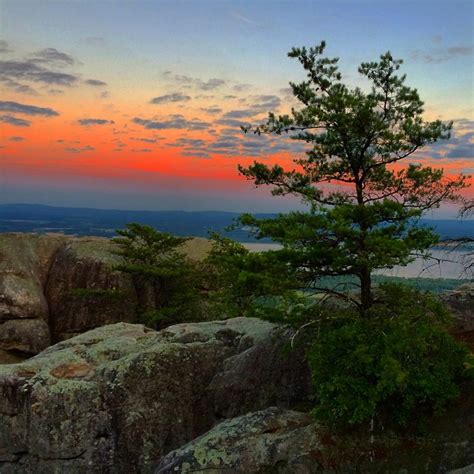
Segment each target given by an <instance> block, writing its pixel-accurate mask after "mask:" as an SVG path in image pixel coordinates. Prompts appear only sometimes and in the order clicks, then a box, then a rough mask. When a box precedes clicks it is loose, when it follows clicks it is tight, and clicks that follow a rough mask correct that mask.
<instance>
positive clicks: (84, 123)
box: [78, 118, 115, 127]
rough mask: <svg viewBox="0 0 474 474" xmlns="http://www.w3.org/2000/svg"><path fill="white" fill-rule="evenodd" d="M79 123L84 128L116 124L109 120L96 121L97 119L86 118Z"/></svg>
mask: <svg viewBox="0 0 474 474" xmlns="http://www.w3.org/2000/svg"><path fill="white" fill-rule="evenodd" d="M78 123H79V124H80V125H82V126H84V127H87V126H89V125H106V124H113V123H115V122H114V121H113V120H107V119H96V118H85V119H80V120H78Z"/></svg>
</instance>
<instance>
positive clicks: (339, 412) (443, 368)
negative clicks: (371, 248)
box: [308, 285, 467, 426]
mask: <svg viewBox="0 0 474 474" xmlns="http://www.w3.org/2000/svg"><path fill="white" fill-rule="evenodd" d="M378 297H379V302H378V303H377V304H375V305H374V306H373V308H372V309H371V310H370V312H369V314H367V315H366V316H365V317H360V316H359V314H358V313H356V312H354V315H353V317H352V318H349V319H347V318H346V319H343V320H329V321H330V322H328V323H327V324H324V325H321V326H320V327H319V336H317V337H316V336H314V338H313V342H312V344H311V345H310V347H309V349H308V359H309V363H310V367H311V371H312V379H313V386H314V395H315V400H316V402H317V405H316V407H315V408H314V414H315V415H316V417H317V418H318V419H319V420H321V421H323V422H326V423H329V424H334V425H339V426H351V425H352V426H353V425H358V424H361V423H364V422H370V421H371V420H373V421H376V422H377V421H378V422H381V423H383V424H385V423H391V422H394V423H395V424H398V425H407V424H408V423H410V422H413V421H416V420H420V419H421V418H422V416H423V415H425V414H429V413H432V412H433V411H438V410H441V409H442V408H443V407H445V406H446V405H447V404H448V403H449V402H450V401H452V400H453V399H455V398H456V397H457V396H458V394H459V390H458V383H459V380H460V379H461V378H462V376H463V373H465V372H464V371H465V367H464V363H465V361H466V355H467V350H466V348H465V347H464V346H462V345H460V344H459V343H457V342H456V341H455V340H454V339H453V338H452V337H451V336H450V335H449V334H448V332H447V326H448V324H449V314H448V313H447V311H446V309H445V308H444V307H443V305H442V304H441V303H440V302H439V301H437V300H435V299H434V298H432V297H430V296H428V295H422V294H420V293H418V292H417V291H416V290H413V289H409V288H406V287H403V286H401V285H383V286H382V287H381V290H380V292H379V295H378Z"/></svg>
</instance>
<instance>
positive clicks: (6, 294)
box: [0, 233, 210, 363]
mask: <svg viewBox="0 0 474 474" xmlns="http://www.w3.org/2000/svg"><path fill="white" fill-rule="evenodd" d="M209 248H210V243H209V241H207V240H206V239H192V240H191V241H188V242H186V244H185V245H184V247H183V250H184V251H185V252H186V253H187V255H188V257H189V258H195V259H196V258H202V256H203V255H205V254H206V252H207V251H208V250H209ZM116 250H117V248H116V246H115V244H114V243H113V242H112V241H111V240H110V239H106V238H101V237H72V236H65V235H62V234H43V235H36V234H21V233H18V234H0V351H1V353H0V363H2V362H6V361H9V360H10V359H11V358H12V357H15V358H18V357H22V358H25V357H28V356H31V355H34V354H37V353H39V352H40V351H42V350H43V349H45V348H46V347H48V346H49V345H51V344H52V343H55V342H58V341H61V340H64V339H67V338H69V337H73V336H75V335H77V334H80V333H83V332H85V331H88V330H90V329H93V328H96V327H99V326H103V325H106V324H112V323H116V322H120V321H124V322H136V321H135V320H136V306H135V305H136V300H137V295H136V291H135V288H134V284H133V281H132V279H131V277H130V276H129V275H127V274H124V273H120V272H118V271H116V270H114V266H115V265H116V264H117V263H119V262H120V258H119V257H118V256H117V255H116V254H115V253H114V252H115V251H116ZM2 354H3V356H2Z"/></svg>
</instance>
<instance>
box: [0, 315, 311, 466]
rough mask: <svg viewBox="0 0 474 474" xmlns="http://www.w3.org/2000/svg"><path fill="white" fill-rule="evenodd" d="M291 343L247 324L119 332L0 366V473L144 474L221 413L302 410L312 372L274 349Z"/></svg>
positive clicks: (105, 331) (265, 326)
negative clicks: (296, 406) (273, 408)
mask: <svg viewBox="0 0 474 474" xmlns="http://www.w3.org/2000/svg"><path fill="white" fill-rule="evenodd" d="M286 338H287V335H286V336H285V334H284V333H282V332H281V329H279V328H278V327H277V326H274V325H273V324H270V323H268V322H265V321H261V320H258V319H252V318H236V319H231V320H227V321H219V322H209V323H197V324H180V325H176V326H172V327H169V328H167V329H165V330H162V331H160V332H156V331H152V330H149V329H147V328H145V327H144V326H142V325H131V324H127V323H119V324H114V325H109V326H104V327H101V328H97V329H94V330H92V331H89V332H87V333H84V334H81V335H79V336H77V337H75V338H72V339H69V340H67V341H63V342H60V343H58V344H56V345H54V346H52V347H50V348H48V349H47V350H45V351H43V352H42V353H41V354H39V355H37V356H36V357H33V358H31V359H29V360H27V361H25V362H22V363H20V364H11V365H3V366H0V472H2V473H25V472H26V473H28V472H32V473H33V472H34V473H48V474H49V473H55V472H57V473H63V472H67V473H82V472H86V471H87V472H91V473H92V472H100V473H103V472H112V473H115V472H116V473H125V472H126V473H135V472H136V473H142V472H147V469H149V468H151V466H153V465H155V464H156V463H157V462H158V461H159V460H160V458H161V457H162V456H163V455H165V454H166V453H168V452H169V451H171V450H173V449H176V448H178V447H180V446H182V445H183V444H185V443H187V442H189V441H190V440H192V439H194V438H195V437H197V436H199V435H200V434H202V433H204V432H205V431H207V430H209V429H210V428H211V427H212V426H213V425H214V424H215V423H216V422H219V421H221V420H222V416H223V414H224V415H226V414H232V416H239V415H242V414H243V413H245V412H246V411H247V410H259V409H263V408H265V407H267V406H271V405H274V404H279V405H281V406H288V403H289V401H291V403H297V402H298V401H299V400H301V398H302V397H304V396H305V395H306V393H307V390H308V386H309V372H308V368H307V366H306V364H305V363H304V361H303V360H302V359H301V358H299V357H298V356H297V354H295V353H294V354H292V356H291V357H290V359H288V358H287V357H288V356H287V355H286V354H284V353H283V352H282V351H281V346H282V344H283V341H284V340H285V339H286ZM272 341H276V342H277V343H276V344H272ZM279 341H280V342H279ZM246 354H250V355H251V356H252V357H253V358H254V359H253V364H252V367H251V368H250V367H249V365H248V363H247V362H245V361H246V360H247V357H246ZM267 357H268V360H270V361H271V362H272V365H273V367H271V368H270V367H269V364H268V363H267ZM243 361H244V362H243ZM242 370H244V371H247V370H251V372H252V377H253V378H254V379H255V380H259V382H258V383H256V384H252V383H251V382H250V381H249V379H248V374H247V373H242V372H241V371H242ZM269 370H270V371H271V373H270V374H269V373H268V371H269ZM239 377H240V378H241V379H242V381H243V383H242V386H239V384H238V379H239ZM227 379H228V380H231V382H232V383H231V385H230V386H229V387H228V388H227V389H226V387H225V386H224V385H222V381H223V380H227ZM282 381H284V384H283V383H282ZM275 387H277V389H276V388H275ZM241 401H245V403H243V404H242V405H241V404H240V403H241Z"/></svg>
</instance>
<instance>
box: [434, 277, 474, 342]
mask: <svg viewBox="0 0 474 474" xmlns="http://www.w3.org/2000/svg"><path fill="white" fill-rule="evenodd" d="M441 298H442V300H443V301H444V303H445V304H446V305H447V306H448V308H449V309H450V311H451V313H452V315H453V317H454V321H455V327H454V330H455V332H458V333H462V332H470V331H474V283H466V284H464V285H461V286H460V287H459V288H457V289H456V290H454V291H450V292H447V293H444V294H443V295H442V296H441Z"/></svg>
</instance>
